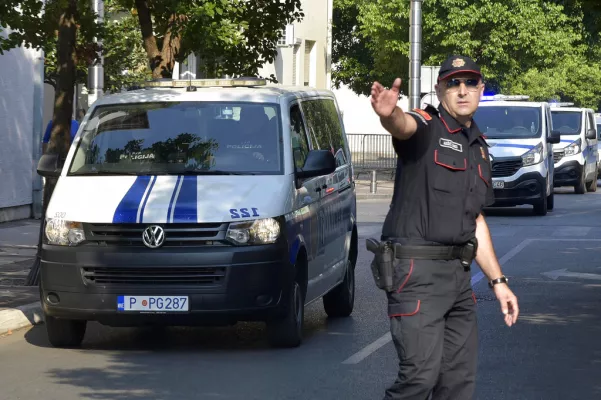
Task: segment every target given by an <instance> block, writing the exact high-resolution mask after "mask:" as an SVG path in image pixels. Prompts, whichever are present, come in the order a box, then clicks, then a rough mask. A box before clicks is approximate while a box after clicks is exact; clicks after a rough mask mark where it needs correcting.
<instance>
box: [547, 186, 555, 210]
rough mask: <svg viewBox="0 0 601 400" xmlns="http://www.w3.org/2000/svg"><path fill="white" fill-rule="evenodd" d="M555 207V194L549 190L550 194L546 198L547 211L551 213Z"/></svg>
mask: <svg viewBox="0 0 601 400" xmlns="http://www.w3.org/2000/svg"><path fill="white" fill-rule="evenodd" d="M554 206H555V193H554V192H553V188H551V194H550V195H549V196H547V210H549V211H552V210H553V207H554Z"/></svg>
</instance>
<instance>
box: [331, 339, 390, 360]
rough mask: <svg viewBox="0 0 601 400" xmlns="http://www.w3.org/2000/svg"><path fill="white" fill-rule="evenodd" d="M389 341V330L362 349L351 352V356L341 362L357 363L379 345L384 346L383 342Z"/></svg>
mask: <svg viewBox="0 0 601 400" xmlns="http://www.w3.org/2000/svg"><path fill="white" fill-rule="evenodd" d="M390 341H392V335H391V334H390V332H387V333H386V334H385V335H383V336H382V337H380V338H379V339H378V340H376V341H375V342H373V343H371V344H368V345H367V346H365V347H364V348H363V349H361V350H359V351H358V352H356V353H355V354H353V355H352V356H350V357H349V358H347V359H346V360H344V361H343V362H342V363H343V364H358V363H360V362H361V361H363V359H365V358H367V357H368V356H369V355H371V354H372V353H374V352H375V351H376V350H378V349H379V348H380V347H382V346H384V345H385V344H387V343H388V342H390Z"/></svg>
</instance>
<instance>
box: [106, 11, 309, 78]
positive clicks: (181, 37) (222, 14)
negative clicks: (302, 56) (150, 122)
mask: <svg viewBox="0 0 601 400" xmlns="http://www.w3.org/2000/svg"><path fill="white" fill-rule="evenodd" d="M115 1H116V2H117V3H118V4H120V5H121V7H122V9H123V10H133V11H132V15H135V16H136V17H137V19H138V23H139V26H140V32H141V36H142V43H143V46H144V49H145V50H146V56H147V59H148V65H149V67H150V70H151V71H152V77H153V78H161V77H166V78H170V77H171V75H172V72H173V67H174V64H175V62H176V61H177V62H182V61H183V60H184V59H185V58H186V57H187V56H188V55H189V54H191V53H196V54H199V55H201V56H202V59H203V62H204V67H203V68H204V71H203V72H204V73H205V75H207V76H222V75H224V74H228V75H234V76H244V75H256V74H257V71H258V69H259V68H260V67H261V66H262V65H264V64H265V63H266V62H273V60H274V59H275V56H276V55H277V47H276V45H277V40H278V39H279V37H280V35H281V31H282V30H283V29H284V27H285V25H286V24H288V23H291V22H293V21H297V20H300V19H301V18H302V17H303V16H304V15H303V13H302V11H301V10H300V0H281V1H273V0H253V1H247V0H115ZM272 79H273V77H272Z"/></svg>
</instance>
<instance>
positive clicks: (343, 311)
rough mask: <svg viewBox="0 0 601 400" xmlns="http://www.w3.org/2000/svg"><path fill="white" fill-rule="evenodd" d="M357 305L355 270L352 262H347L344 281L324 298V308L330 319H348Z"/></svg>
mask: <svg viewBox="0 0 601 400" xmlns="http://www.w3.org/2000/svg"><path fill="white" fill-rule="evenodd" d="M354 305H355V268H354V266H353V263H352V262H351V260H347V261H346V271H345V273H344V279H343V280H342V282H341V283H340V284H339V285H338V286H336V287H335V288H334V289H333V290H331V291H330V292H329V293H327V294H326V295H325V296H324V297H323V308H324V309H325V311H326V314H328V316H329V317H332V318H337V317H348V316H349V315H351V314H352V313H353V308H354Z"/></svg>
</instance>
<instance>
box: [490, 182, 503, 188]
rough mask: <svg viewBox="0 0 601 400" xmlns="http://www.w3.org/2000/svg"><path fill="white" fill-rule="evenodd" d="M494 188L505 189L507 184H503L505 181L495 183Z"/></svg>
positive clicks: (493, 183)
mask: <svg viewBox="0 0 601 400" xmlns="http://www.w3.org/2000/svg"><path fill="white" fill-rule="evenodd" d="M492 187H493V188H494V189H503V188H504V187H505V182H503V181H493V182H492Z"/></svg>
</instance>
